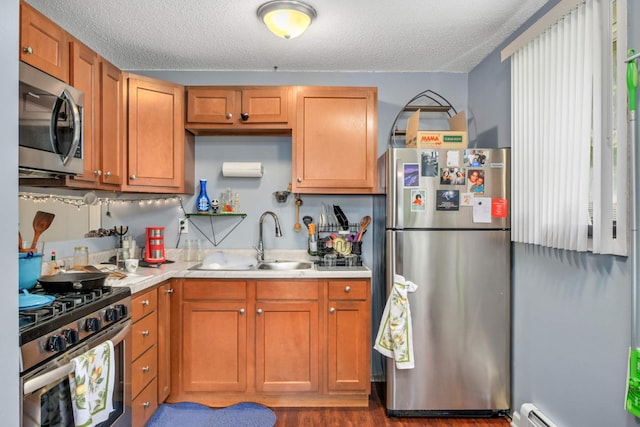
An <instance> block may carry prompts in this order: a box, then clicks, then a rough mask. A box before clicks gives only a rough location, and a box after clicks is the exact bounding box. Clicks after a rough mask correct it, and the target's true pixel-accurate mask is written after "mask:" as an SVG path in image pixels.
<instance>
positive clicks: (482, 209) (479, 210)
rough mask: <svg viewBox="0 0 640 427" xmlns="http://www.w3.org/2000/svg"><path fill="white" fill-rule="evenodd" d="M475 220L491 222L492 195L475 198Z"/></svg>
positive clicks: (477, 221) (476, 221)
mask: <svg viewBox="0 0 640 427" xmlns="http://www.w3.org/2000/svg"><path fill="white" fill-rule="evenodd" d="M473 222H475V223H487V224H490V223H491V197H474V198H473Z"/></svg>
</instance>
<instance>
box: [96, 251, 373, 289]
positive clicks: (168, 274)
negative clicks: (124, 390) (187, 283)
mask: <svg viewBox="0 0 640 427" xmlns="http://www.w3.org/2000/svg"><path fill="white" fill-rule="evenodd" d="M279 259H281V258H279ZM288 259H298V260H300V259H301V258H294V257H293V256H292V257H291V258H288ZM197 264H199V262H189V261H176V262H174V263H170V264H162V265H160V266H159V267H154V268H148V267H139V268H138V270H137V271H136V272H135V276H132V277H131V280H130V281H129V282H127V280H128V279H122V280H109V282H108V283H107V285H109V286H129V288H130V289H131V294H132V295H133V294H136V293H138V292H142V291H144V290H146V289H148V288H151V287H153V286H155V285H157V284H159V283H161V282H164V281H165V280H169V279H173V278H191V279H192V278H207V279H253V280H256V279H327V278H341V279H356V278H371V270H370V269H369V268H365V269H354V270H348V269H342V270H318V269H316V268H315V266H314V268H311V269H306V270H215V271H212V270H189V268H190V267H193V266H194V265H197ZM140 276H147V277H146V278H145V279H140Z"/></svg>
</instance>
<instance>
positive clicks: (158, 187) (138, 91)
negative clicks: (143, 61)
mask: <svg viewBox="0 0 640 427" xmlns="http://www.w3.org/2000/svg"><path fill="white" fill-rule="evenodd" d="M128 92H129V109H128V118H129V121H128V124H129V138H128V175H129V176H128V182H127V184H128V187H127V188H126V189H128V190H131V191H153V192H176V191H179V190H180V189H181V188H182V187H183V186H184V179H185V177H184V171H185V164H184V159H185V156H184V153H185V149H184V141H185V139H184V87H183V86H181V85H178V84H174V83H169V82H165V81H161V80H156V79H152V78H148V77H142V76H131V77H130V78H129V90H128Z"/></svg>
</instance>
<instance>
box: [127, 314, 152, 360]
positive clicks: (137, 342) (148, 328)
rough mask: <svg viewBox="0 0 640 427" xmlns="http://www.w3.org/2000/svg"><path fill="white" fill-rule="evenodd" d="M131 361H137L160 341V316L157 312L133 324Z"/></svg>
mask: <svg viewBox="0 0 640 427" xmlns="http://www.w3.org/2000/svg"><path fill="white" fill-rule="evenodd" d="M131 337H132V338H131V341H132V345H131V349H132V350H131V359H132V360H136V359H137V358H138V356H140V355H141V354H142V353H144V352H145V351H146V350H147V349H149V348H150V347H151V346H152V345H154V344H155V343H156V342H157V340H158V316H157V314H156V313H155V312H153V313H151V315H149V316H147V317H145V318H143V319H142V320H140V321H138V322H136V323H134V324H133V327H132V328H131Z"/></svg>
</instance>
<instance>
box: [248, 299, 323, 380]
mask: <svg viewBox="0 0 640 427" xmlns="http://www.w3.org/2000/svg"><path fill="white" fill-rule="evenodd" d="M319 336H320V329H319V320H318V303H317V302H260V301H259V302H257V303H256V390H257V391H259V392H261V391H265V392H287V391H291V392H302V391H305V392H306V391H318V390H319V367H320V363H319V354H320V348H319V339H320V338H319Z"/></svg>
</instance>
